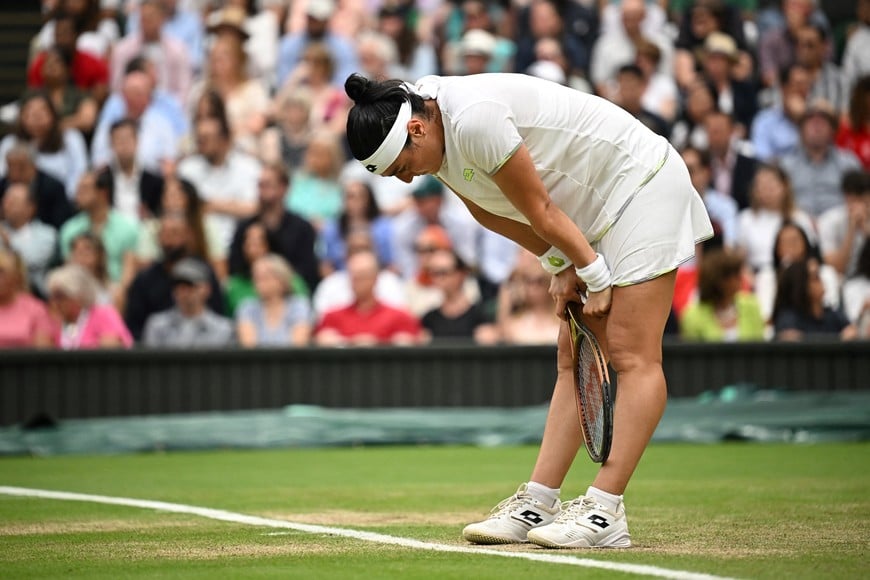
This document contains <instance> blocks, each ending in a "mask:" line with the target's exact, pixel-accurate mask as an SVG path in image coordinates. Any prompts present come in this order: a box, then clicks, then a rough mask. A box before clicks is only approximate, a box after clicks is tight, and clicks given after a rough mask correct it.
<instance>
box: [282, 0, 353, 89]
mask: <svg viewBox="0 0 870 580" xmlns="http://www.w3.org/2000/svg"><path fill="white" fill-rule="evenodd" d="M335 8H336V7H335V2H334V0H308V2H306V4H305V16H306V23H305V30H303V31H300V32H295V33H289V34H287V35H285V36H284V37H283V38H282V39H281V44H280V47H279V49H278V51H279V52H278V67H277V70H276V75H277V78H276V81H277V82H276V86H278V87H281V86H283V85H284V83H285V82H286V80H287V78H288V77H289V76H290V72H291V71H292V70H293V69H295V68H296V67H297V66H298V64H299V63H300V61H301V60H302V55H303V54H304V52H305V49H306V47H307V46H308V45H309V44H310V43H312V42H323V43H325V44H326V46H327V47H328V48H329V53H330V54H331V55H332V58H333V59H334V61H335V72H334V73H333V75H332V84H334V85H336V86H339V87H340V86H342V85H343V84H344V81H345V79H347V77H349V76H350V75H351V74H352V73H354V72H356V70H357V69H359V63H358V60H357V55H356V48H355V47H354V44H353V42H352V41H351V40H350V39H348V38H345V37H343V36H340V35H338V34H334V33H332V32H330V31H329V20H330V18H331V17H332V15H333V13H334V12H335Z"/></svg>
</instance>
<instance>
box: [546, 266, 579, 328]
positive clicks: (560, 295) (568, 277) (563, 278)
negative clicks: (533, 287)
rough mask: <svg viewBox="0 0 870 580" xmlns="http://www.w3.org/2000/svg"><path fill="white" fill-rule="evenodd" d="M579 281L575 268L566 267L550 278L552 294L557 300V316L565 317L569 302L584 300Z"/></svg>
mask: <svg viewBox="0 0 870 580" xmlns="http://www.w3.org/2000/svg"><path fill="white" fill-rule="evenodd" d="M579 281H580V279H579V278H577V274H576V273H574V268H566V269H565V270H562V271H561V272H559V273H558V274H556V275H554V276H553V278H552V279H551V280H550V296H552V297H553V300H555V301H556V316H558V317H559V318H561V319H562V320H564V319H565V307H566V306H567V305H568V303H569V302H582V301H583V300H582V298H581V296H580V289H579V287H578V285H577V283H578V282H579Z"/></svg>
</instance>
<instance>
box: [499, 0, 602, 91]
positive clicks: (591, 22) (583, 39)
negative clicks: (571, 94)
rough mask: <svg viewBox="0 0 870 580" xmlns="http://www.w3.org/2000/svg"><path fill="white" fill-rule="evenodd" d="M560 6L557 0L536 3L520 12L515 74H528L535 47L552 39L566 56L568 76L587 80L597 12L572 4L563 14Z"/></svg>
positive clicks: (534, 1)
mask: <svg viewBox="0 0 870 580" xmlns="http://www.w3.org/2000/svg"><path fill="white" fill-rule="evenodd" d="M560 6H562V5H561V4H559V3H557V2H555V1H554V0H533V1H532V2H531V3H529V4H528V5H527V6H525V7H523V8H521V9H520V10H519V12H518V14H517V16H518V26H517V28H518V30H517V33H516V36H515V38H516V42H517V52H516V57H515V59H514V67H515V69H516V70H518V71H525V70H526V69H528V68H529V66H530V65H531V64H532V63H533V62H534V61H535V45H536V44H537V42H538V41H539V40H540V39H542V38H553V39H556V40H558V41H559V44H560V46H561V49H562V52H563V53H564V54H565V57H566V60H567V63H568V65H567V68H568V76H572V75H582V76H584V77H588V71H589V61H590V53H591V51H592V46H591V42H592V39H594V38H595V37H596V35H597V22H596V21H597V18H596V17H595V14H594V9H593V8H592V7H587V6H586V5H584V4H582V3H580V2H572V3H571V4H570V5H565V11H564V13H562V12H560Z"/></svg>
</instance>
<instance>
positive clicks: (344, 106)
mask: <svg viewBox="0 0 870 580" xmlns="http://www.w3.org/2000/svg"><path fill="white" fill-rule="evenodd" d="M334 69H335V61H334V59H333V57H332V54H331V53H330V52H329V48H328V47H327V45H326V44H324V43H322V42H312V43H309V44H308V46H306V47H305V51H304V52H303V54H302V61H301V62H300V63H299V64H298V65H297V66H296V68H294V69H293V71H292V72H291V73H290V76H288V77H287V78H286V79H285V80H284V84H282V85H281V87H280V89H279V90H278V94H277V96H276V97H275V99H274V100H273V103H274V104H273V116H275V115H277V113H278V110H277V103H279V102H281V101H283V100H284V99H285V98H286V97H287V95H290V94H293V93H296V92H298V91H300V90H304V91H305V92H306V93H307V94H308V96H310V98H311V109H310V111H309V119H308V123H309V124H310V126H311V129H312V130H313V131H318V130H321V129H326V130H328V131H329V132H331V133H333V134H334V135H336V136H340V135H343V134H344V131H345V127H346V125H347V112H348V109H349V108H350V101H349V99H348V98H347V95H346V94H345V93H344V91H343V90H342V89H341V88H339V87H337V86H336V85H335V84H333V83H332V78H333V74H334V72H333V71H334Z"/></svg>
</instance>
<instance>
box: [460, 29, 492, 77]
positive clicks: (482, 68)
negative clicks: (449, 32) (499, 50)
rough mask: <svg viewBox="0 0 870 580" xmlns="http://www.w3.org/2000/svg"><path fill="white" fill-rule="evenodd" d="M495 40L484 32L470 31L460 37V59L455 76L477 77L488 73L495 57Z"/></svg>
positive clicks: (478, 30)
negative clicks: (460, 62)
mask: <svg viewBox="0 0 870 580" xmlns="http://www.w3.org/2000/svg"><path fill="white" fill-rule="evenodd" d="M495 44H496V38H495V36H493V35H492V34H490V33H489V32H487V31H486V30H480V29H472V30H468V31H466V32H465V34H463V35H462V40H461V41H460V42H459V47H458V48H459V55H460V57H461V59H462V64H461V65H460V67H459V69H458V71H457V74H462V75H478V74H482V73H485V72H489V66H490V63H491V62H492V59H493V56H494V55H495Z"/></svg>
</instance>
